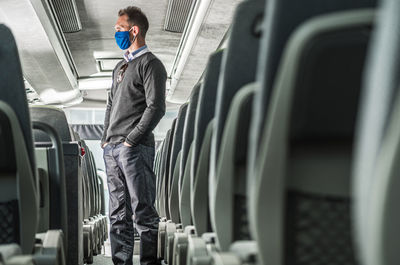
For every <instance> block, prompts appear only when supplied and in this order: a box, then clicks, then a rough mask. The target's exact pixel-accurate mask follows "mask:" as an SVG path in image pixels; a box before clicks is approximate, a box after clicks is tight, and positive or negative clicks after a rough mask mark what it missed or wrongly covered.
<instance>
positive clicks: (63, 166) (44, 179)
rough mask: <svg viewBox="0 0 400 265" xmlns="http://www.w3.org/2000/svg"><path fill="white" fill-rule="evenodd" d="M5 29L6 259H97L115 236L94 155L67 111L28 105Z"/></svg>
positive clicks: (2, 257)
mask: <svg viewBox="0 0 400 265" xmlns="http://www.w3.org/2000/svg"><path fill="white" fill-rule="evenodd" d="M0 36H1V37H0V54H1V56H0V71H1V72H2V75H1V77H0V79H1V84H0V116H1V120H0V127H1V135H2V137H1V139H2V140H1V141H2V146H3V148H2V150H1V152H0V153H1V155H0V156H1V157H2V159H1V160H2V162H1V163H2V166H1V169H0V170H1V175H2V176H3V177H1V178H0V187H1V188H0V189H1V192H0V212H1V215H0V224H1V225H0V235H1V237H0V264H4V265H6V264H84V263H89V264H90V263H93V255H97V254H100V253H101V249H102V245H103V243H104V241H105V240H106V239H107V235H108V231H107V222H106V217H105V216H104V215H103V214H102V213H104V209H102V207H103V206H104V194H103V190H104V189H103V188H102V187H103V183H102V180H101V178H99V177H98V176H97V169H96V164H95V161H94V157H93V154H92V152H91V151H90V149H89V148H88V146H87V145H86V143H85V141H84V140H81V139H80V138H79V135H77V134H76V133H75V132H74V131H73V130H72V129H71V128H70V127H69V125H68V122H67V119H66V116H65V113H64V112H63V111H62V110H60V109H57V108H54V107H50V106H31V107H28V103H27V99H26V94H25V88H24V83H23V77H22V71H21V66H20V61H19V57H18V51H17V48H16V44H15V40H14V38H13V36H12V33H11V32H10V30H9V29H8V28H7V27H6V26H4V25H0Z"/></svg>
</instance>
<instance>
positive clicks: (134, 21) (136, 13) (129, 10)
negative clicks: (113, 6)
mask: <svg viewBox="0 0 400 265" xmlns="http://www.w3.org/2000/svg"><path fill="white" fill-rule="evenodd" d="M123 15H127V16H128V22H129V23H130V24H131V25H134V26H138V27H139V29H140V35H142V37H143V38H145V37H146V33H147V30H148V29H149V21H148V20H147V17H146V15H145V14H144V13H143V11H142V10H141V9H140V8H139V7H136V6H128V7H126V8H124V9H121V10H120V11H119V12H118V16H119V17H120V16H123Z"/></svg>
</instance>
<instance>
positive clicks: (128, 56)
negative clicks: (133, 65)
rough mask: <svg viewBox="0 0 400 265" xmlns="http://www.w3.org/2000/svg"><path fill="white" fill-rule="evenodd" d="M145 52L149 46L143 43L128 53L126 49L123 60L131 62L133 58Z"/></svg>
mask: <svg viewBox="0 0 400 265" xmlns="http://www.w3.org/2000/svg"><path fill="white" fill-rule="evenodd" d="M146 52H149V48H147V45H143V46H142V47H140V48H139V49H137V50H134V51H133V52H131V53H129V51H126V52H125V54H124V58H125V61H127V62H131V61H133V59H135V58H137V57H139V56H140V55H142V54H145V53H146Z"/></svg>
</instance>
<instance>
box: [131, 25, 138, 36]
mask: <svg viewBox="0 0 400 265" xmlns="http://www.w3.org/2000/svg"><path fill="white" fill-rule="evenodd" d="M132 33H133V34H134V35H135V36H136V37H137V36H138V35H139V33H140V29H139V27H138V26H133V29H132Z"/></svg>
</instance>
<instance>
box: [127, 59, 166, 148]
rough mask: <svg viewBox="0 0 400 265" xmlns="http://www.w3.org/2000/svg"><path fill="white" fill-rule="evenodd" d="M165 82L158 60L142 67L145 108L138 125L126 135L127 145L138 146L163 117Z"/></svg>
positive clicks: (162, 67) (163, 70)
mask: <svg viewBox="0 0 400 265" xmlns="http://www.w3.org/2000/svg"><path fill="white" fill-rule="evenodd" d="M166 81H167V72H166V71H165V68H164V65H163V64H162V62H161V61H160V60H158V59H156V58H155V59H153V60H151V61H150V62H148V63H147V64H146V65H145V66H144V71H143V87H144V91H145V96H146V105H147V106H146V109H145V110H144V113H143V115H142V117H141V119H140V121H139V123H138V124H137V125H136V126H135V128H133V130H132V131H131V132H130V133H129V134H128V136H127V138H126V142H127V143H128V144H130V145H132V146H136V145H138V144H139V142H140V140H141V139H142V137H143V136H144V135H147V134H148V133H150V132H151V131H153V130H154V128H155V127H156V126H157V124H158V122H159V121H160V120H161V118H162V117H163V116H164V114H165V85H166Z"/></svg>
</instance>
